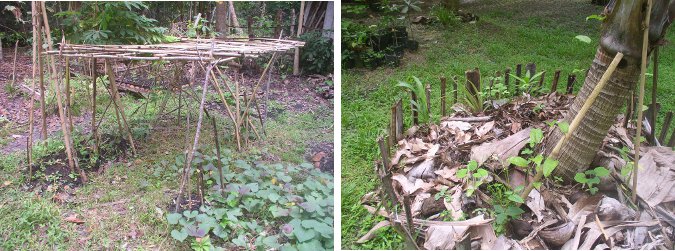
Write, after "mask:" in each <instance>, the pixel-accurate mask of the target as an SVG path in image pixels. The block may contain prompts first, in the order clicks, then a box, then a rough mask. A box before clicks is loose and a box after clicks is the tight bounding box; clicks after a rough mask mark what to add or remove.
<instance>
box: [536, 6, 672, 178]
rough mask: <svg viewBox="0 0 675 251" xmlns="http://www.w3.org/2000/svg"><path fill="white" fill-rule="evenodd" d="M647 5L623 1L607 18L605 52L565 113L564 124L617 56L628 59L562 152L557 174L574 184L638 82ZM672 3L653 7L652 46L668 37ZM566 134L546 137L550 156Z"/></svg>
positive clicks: (601, 50) (598, 54) (602, 49)
mask: <svg viewBox="0 0 675 251" xmlns="http://www.w3.org/2000/svg"><path fill="white" fill-rule="evenodd" d="M644 2H645V0H642V1H634V2H627V1H621V2H618V3H617V5H616V6H613V9H611V10H610V13H609V15H608V16H607V19H605V27H604V30H603V34H602V35H601V40H600V41H601V42H600V48H598V50H597V52H596V55H595V59H594V60H593V63H592V65H591V67H590V70H589V72H588V75H587V76H586V80H585V81H584V85H583V86H582V88H581V90H580V91H579V94H578V95H577V97H576V99H575V100H574V103H573V104H572V106H571V107H570V111H569V112H568V113H567V114H566V115H565V118H564V120H565V121H567V122H569V121H571V120H572V119H573V118H574V116H576V115H577V113H579V110H580V109H581V107H582V106H583V103H584V101H586V99H587V98H588V97H589V95H590V94H591V92H592V91H593V88H594V87H595V85H597V84H598V81H599V80H600V77H601V76H602V74H603V73H604V72H605V70H606V69H607V67H608V66H609V63H610V62H611V61H612V59H613V57H614V55H615V54H616V53H617V52H622V53H624V54H625V57H624V59H623V60H622V61H621V62H620V63H619V67H618V68H617V70H616V71H615V72H614V74H612V76H611V78H610V79H609V82H608V83H607V86H605V88H604V90H602V92H601V93H600V95H599V96H598V99H597V101H596V102H594V103H593V105H592V106H591V108H590V109H589V111H588V113H587V114H586V116H585V117H584V118H583V120H582V121H581V124H580V125H579V128H578V129H577V130H576V131H575V132H574V133H573V135H571V137H570V140H569V141H567V142H566V143H565V144H564V145H563V146H562V149H561V150H560V155H559V157H558V160H559V161H560V162H559V166H558V168H556V169H555V172H554V174H555V175H558V176H561V177H563V178H564V179H565V180H567V181H571V180H573V178H574V175H575V174H576V173H577V172H582V171H584V170H586V169H588V167H589V164H590V163H591V161H592V160H593V158H594V157H595V154H596V152H597V150H598V148H599V147H600V145H601V144H602V141H603V139H604V138H605V136H606V135H607V131H608V130H609V128H610V127H611V126H612V125H613V124H614V120H615V118H616V116H617V115H618V114H619V113H620V111H621V108H622V107H623V105H624V103H625V100H626V99H627V98H628V95H629V94H630V92H631V90H633V89H634V87H635V83H637V80H638V77H639V73H640V60H641V57H642V56H641V55H640V54H641V47H642V39H641V37H642V29H641V23H642V20H644V13H642V9H641V6H642V4H643V3H644ZM669 2H670V3H669ZM669 4H670V5H671V6H672V4H675V2H673V1H670V0H660V1H658V2H657V3H655V5H654V8H653V10H652V14H651V17H652V20H653V22H652V23H651V25H650V27H649V29H650V44H652V45H653V44H654V43H656V42H658V41H659V40H660V39H661V37H662V35H663V34H665V30H666V29H667V21H668V17H667V15H666V14H667V12H668V6H669ZM671 8H672V7H671ZM671 19H672V17H671ZM625 24H628V25H625ZM650 52H651V50H650ZM561 136H562V133H561V132H560V130H554V131H553V133H552V134H551V136H550V137H548V138H547V140H546V147H547V149H546V153H547V154H548V153H550V152H551V151H552V150H553V147H554V146H555V144H556V142H558V140H559V139H560V137H561Z"/></svg>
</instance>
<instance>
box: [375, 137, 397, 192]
mask: <svg viewBox="0 0 675 251" xmlns="http://www.w3.org/2000/svg"><path fill="white" fill-rule="evenodd" d="M377 145H378V146H379V147H380V157H382V166H384V170H385V171H387V172H388V171H389V169H390V168H391V162H390V161H389V146H388V145H387V142H386V141H385V140H384V139H383V138H382V137H380V138H379V139H378V140H377ZM394 198H395V197H394Z"/></svg>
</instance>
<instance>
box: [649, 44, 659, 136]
mask: <svg viewBox="0 0 675 251" xmlns="http://www.w3.org/2000/svg"><path fill="white" fill-rule="evenodd" d="M652 59H653V60H654V61H653V62H654V72H653V76H652V107H656V87H657V83H658V81H659V47H658V46H656V48H654V55H653V56H652ZM657 115H658V113H657V112H656V110H654V112H653V113H652V114H651V119H652V122H653V123H652V125H651V126H652V134H651V135H650V136H649V139H650V141H651V142H652V144H654V143H656V116H657Z"/></svg>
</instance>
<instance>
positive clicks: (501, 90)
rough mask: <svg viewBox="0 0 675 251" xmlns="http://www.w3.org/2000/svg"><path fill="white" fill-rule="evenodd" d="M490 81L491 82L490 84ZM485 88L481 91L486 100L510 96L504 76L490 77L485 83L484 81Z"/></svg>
mask: <svg viewBox="0 0 675 251" xmlns="http://www.w3.org/2000/svg"><path fill="white" fill-rule="evenodd" d="M488 83H490V84H489V85H488ZM483 86H485V87H484V90H483V91H482V92H481V95H482V96H483V99H485V100H498V99H501V98H505V97H508V96H509V94H510V92H509V90H508V88H507V87H506V85H505V84H504V77H489V78H488V79H487V81H485V83H483Z"/></svg>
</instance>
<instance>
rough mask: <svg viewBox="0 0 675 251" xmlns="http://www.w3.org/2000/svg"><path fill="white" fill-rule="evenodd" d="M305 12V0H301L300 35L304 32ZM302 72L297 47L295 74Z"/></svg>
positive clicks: (294, 62)
mask: <svg viewBox="0 0 675 251" xmlns="http://www.w3.org/2000/svg"><path fill="white" fill-rule="evenodd" d="M304 14H305V1H300V18H299V19H298V37H299V36H300V34H302V25H303V24H304V23H305V22H303V21H304ZM298 74H300V48H299V47H296V48H295V57H294V58H293V75H298Z"/></svg>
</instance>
